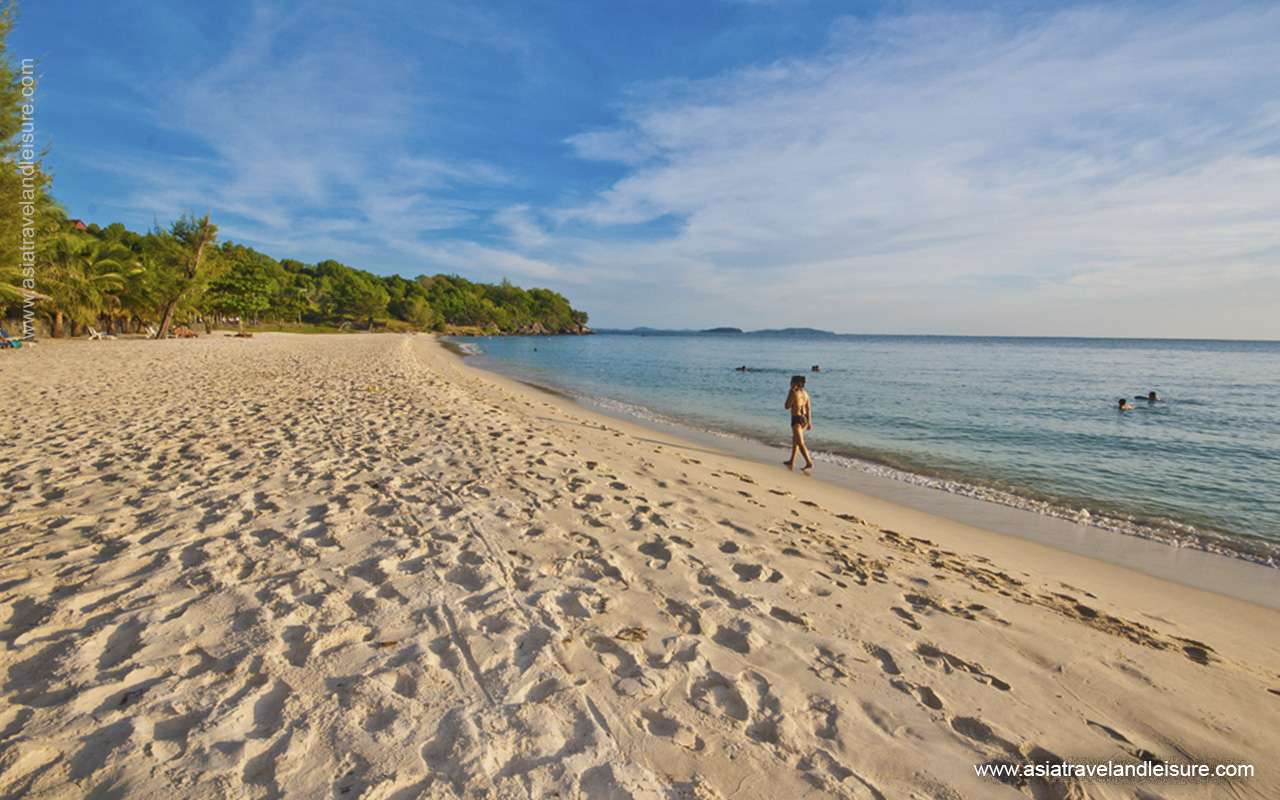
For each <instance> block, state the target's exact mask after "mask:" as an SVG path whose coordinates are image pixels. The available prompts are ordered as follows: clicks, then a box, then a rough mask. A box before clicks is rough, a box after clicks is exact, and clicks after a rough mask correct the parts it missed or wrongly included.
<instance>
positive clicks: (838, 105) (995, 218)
mask: <svg viewBox="0 0 1280 800" xmlns="http://www.w3.org/2000/svg"><path fill="white" fill-rule="evenodd" d="M1276 41H1280V9H1278V8H1275V7H1265V6H1240V7H1236V8H1232V9H1229V10H1227V11H1220V10H1218V8H1217V7H1208V6H1206V7H1203V8H1201V9H1197V8H1194V7H1190V6H1183V7H1181V8H1178V9H1174V10H1164V11H1160V10H1154V9H1142V10H1113V9H1109V8H1088V9H1082V10H1070V11H1064V12H1060V13H1056V14H1048V15H1039V16H1036V17H1034V18H1023V19H1019V20H1008V19H1003V18H1000V17H996V16H992V15H916V16H906V17H895V18H884V19H881V20H878V21H875V22H871V23H846V24H843V25H841V26H839V27H838V29H837V30H836V31H835V33H834V34H833V37H832V44H831V47H830V48H829V50H827V51H826V52H824V53H822V54H820V55H819V56H816V57H813V58H810V59H800V60H788V61H781V62H778V63H775V64H769V65H764V66H761V67H757V68H753V69H748V70H742V71H739V72H735V73H732V74H727V75H723V76H720V77H718V78H715V79H713V80H708V81H702V82H696V83H686V84H681V85H675V86H670V85H668V86H666V87H663V88H662V89H661V90H655V91H654V92H650V93H648V95H649V99H647V100H645V101H642V102H634V103H632V104H631V105H629V106H627V107H626V108H625V110H624V113H623V115H622V116H623V123H622V124H621V125H620V126H619V127H618V128H617V129H616V130H603V131H601V130H597V131H592V132H591V133H589V134H587V135H582V136H576V137H573V138H571V139H570V140H569V141H570V144H571V146H573V147H574V148H576V150H577V152H578V153H579V154H580V155H581V156H583V157H588V158H595V159H598V158H609V157H612V158H613V159H614V160H616V161H617V162H619V163H620V164H622V165H625V166H627V167H629V169H628V172H627V174H626V175H625V176H624V177H622V178H621V179H619V180H618V181H616V182H615V183H613V184H612V185H611V186H609V187H608V188H606V189H605V190H603V191H601V192H600V193H598V194H597V195H596V196H594V197H593V198H592V199H590V200H589V201H588V202H584V203H580V204H577V205H574V206H572V207H569V208H564V209H560V210H559V213H558V214H557V215H556V219H558V220H559V221H560V222H561V224H562V225H567V224H569V223H576V224H578V225H580V226H581V225H586V226H597V227H598V228H599V229H602V230H603V229H605V228H606V227H607V226H616V225H623V224H626V225H635V224H640V223H644V222H646V221H649V220H654V219H658V218H661V217H666V216H669V215H674V216H676V217H679V218H681V219H682V220H683V221H684V224H683V226H682V227H681V228H680V231H679V233H678V234H677V235H675V236H674V237H671V238H668V239H664V240H660V241H635V240H630V241H623V242H617V241H606V240H605V239H603V238H598V240H597V241H595V242H584V241H583V240H582V236H581V234H580V233H579V234H577V236H576V237H575V238H574V239H572V240H566V241H565V246H566V247H567V248H570V249H571V250H572V252H573V254H574V256H575V257H577V258H579V259H582V260H583V262H584V263H587V264H593V263H599V264H608V265H610V266H611V267H614V268H616V267H618V266H620V265H621V266H627V267H630V268H631V269H632V270H634V271H635V273H636V274H637V275H641V274H642V275H644V278H643V279H642V280H643V281H645V282H651V281H655V280H656V281H657V282H658V283H660V284H662V285H663V286H665V287H666V290H665V292H666V293H665V296H664V297H663V298H662V299H661V301H660V302H658V303H656V304H655V306H654V307H653V308H652V309H646V308H636V307H633V306H624V305H622V304H620V303H615V302H613V301H611V300H610V299H609V298H607V297H605V296H603V294H602V295H600V296H599V297H597V298H595V299H596V300H597V301H598V302H599V304H600V305H599V307H598V308H597V312H598V313H597V317H602V316H607V317H610V318H613V319H616V320H617V321H618V322H622V323H625V324H632V323H641V322H657V323H665V324H677V323H681V322H683V321H689V322H692V323H693V324H698V323H701V322H710V321H713V320H721V321H722V320H725V319H726V318H728V319H731V320H738V321H740V322H743V323H744V324H750V323H749V322H748V321H749V320H753V319H755V320H759V319H766V320H769V321H770V322H773V323H787V324H817V325H823V326H828V327H833V328H837V329H841V330H869V331H909V330H919V331H956V332H971V333H982V332H998V333H1100V334H1139V333H1148V334H1153V335H1243V336H1269V337H1280V322H1277V321H1276V319H1274V318H1272V316H1273V315H1270V314H1267V313H1265V311H1264V310H1263V308H1262V306H1261V305H1260V304H1258V303H1257V302H1256V301H1257V298H1258V294H1257V293H1258V292H1259V290H1261V291H1263V292H1265V293H1268V294H1269V297H1270V299H1271V301H1272V304H1274V303H1275V301H1276V300H1277V299H1280V277H1278V276H1280V258H1278V257H1277V253H1278V252H1280V225H1277V224H1276V223H1277V220H1280V124H1278V123H1280V73H1277V71H1276V69H1275V63H1276V60H1275V49H1274V48H1275V45H1274V43H1275V42H1276ZM611 154H612V155H611ZM636 154H643V158H640V157H637V156H636ZM544 246H545V245H544ZM640 282H641V279H637V283H640ZM1083 287H1087V290H1085V291H1082V288H1083ZM1206 289H1211V290H1212V291H1206ZM1155 297H1159V300H1158V301H1153V300H1150V299H1149V298H1155ZM1246 298H1248V300H1247V301H1246ZM1235 300H1238V301H1239V302H1233V301H1235ZM668 301H670V302H668ZM1019 303H1020V304H1021V305H1020V306H1019ZM1082 303H1084V304H1088V305H1089V306H1090V307H1091V312H1090V313H1089V314H1088V315H1086V316H1088V318H1089V324H1088V325H1087V326H1082V325H1081V324H1080V323H1081V319H1082V314H1081V311H1080V305H1081V304H1082ZM599 312H604V313H599ZM1095 312H1096V313H1095Z"/></svg>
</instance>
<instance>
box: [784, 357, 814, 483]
mask: <svg viewBox="0 0 1280 800" xmlns="http://www.w3.org/2000/svg"><path fill="white" fill-rule="evenodd" d="M782 407H783V408H785V409H786V410H788V411H790V412H791V458H788V459H787V460H786V461H784V462H782V463H784V464H786V465H787V469H795V468H796V453H797V452H798V453H800V454H801V455H803V456H804V467H802V469H806V470H809V469H813V457H812V456H810V455H809V447H808V445H806V444H805V443H804V432H805V431H806V430H810V431H811V430H813V405H812V404H811V403H810V402H809V393H808V392H806V391H805V390H804V376H803V375H796V376H793V377H792V378H791V388H790V390H788V392H787V402H786V403H785V404H784V405H783V406H782Z"/></svg>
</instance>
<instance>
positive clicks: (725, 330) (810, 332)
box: [596, 326, 840, 336]
mask: <svg viewBox="0 0 1280 800" xmlns="http://www.w3.org/2000/svg"><path fill="white" fill-rule="evenodd" d="M596 332H597V333H612V334H620V335H624V336H839V335H840V334H838V333H835V332H834V331H824V330H820V329H818V328H769V329H765V330H758V331H744V330H743V329H742V328H734V327H729V326H725V327H718V328H702V329H699V330H695V329H692V328H683V329H682V328H650V327H645V326H641V327H638V328H599V329H597V331H596Z"/></svg>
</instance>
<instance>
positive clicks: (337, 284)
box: [329, 268, 390, 329]
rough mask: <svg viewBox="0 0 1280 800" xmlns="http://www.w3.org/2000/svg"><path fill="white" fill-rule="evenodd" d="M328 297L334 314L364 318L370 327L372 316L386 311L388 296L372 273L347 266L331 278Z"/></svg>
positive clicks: (371, 325) (371, 326)
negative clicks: (357, 270)
mask: <svg viewBox="0 0 1280 800" xmlns="http://www.w3.org/2000/svg"><path fill="white" fill-rule="evenodd" d="M329 299H330V303H331V307H332V309H333V310H334V312H335V316H349V317H352V318H356V319H358V318H365V319H367V320H368V327H369V328H370V329H372V328H373V320H374V317H376V316H377V315H379V314H383V313H386V310H387V302H388V301H389V299H390V298H389V296H388V294H387V290H386V289H385V288H383V286H382V285H381V284H379V283H377V282H376V281H375V280H374V279H373V276H372V275H369V274H368V273H361V272H356V271H355V270H352V269H349V268H348V269H346V270H345V271H344V272H341V273H339V274H338V275H337V277H336V278H334V279H333V281H332V283H331V284H330V286H329Z"/></svg>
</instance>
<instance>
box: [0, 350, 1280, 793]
mask: <svg viewBox="0 0 1280 800" xmlns="http://www.w3.org/2000/svg"><path fill="white" fill-rule="evenodd" d="M12 355H13V356H15V357H14V358H8V359H6V360H3V361H0V370H4V378H5V380H6V384H7V385H8V386H9V387H10V389H9V391H10V396H11V400H12V402H13V406H12V408H13V411H12V414H11V415H10V416H9V417H7V418H6V419H5V420H4V421H3V422H2V423H0V425H3V426H4V428H3V433H4V437H3V439H2V440H0V441H3V444H2V445H0V447H2V448H3V451H2V452H0V454H2V455H3V456H4V459H5V461H6V462H7V463H10V464H12V465H13V466H12V469H10V470H9V471H8V472H6V473H5V474H4V475H3V476H0V481H3V486H4V488H5V489H6V493H5V496H4V497H5V499H4V500H3V501H0V502H3V506H0V511H2V512H3V514H2V516H0V555H2V556H3V558H0V608H2V609H3V612H4V619H3V627H0V675H2V676H3V681H2V682H0V699H2V701H3V703H2V706H3V711H0V731H3V732H4V734H3V738H0V792H2V793H7V794H19V795H25V796H30V797H36V798H53V797H62V796H67V795H91V794H94V793H98V794H103V795H111V794H116V795H127V796H131V797H135V796H136V797H157V798H158V797H170V796H173V794H174V793H175V792H177V793H179V794H181V795H182V796H189V797H224V796H245V797H273V796H287V797H291V796H298V797H305V796H319V795H343V796H346V795H349V796H362V797H370V798H382V799H385V800H389V799H390V798H397V800H403V799H404V798H411V797H470V796H475V795H476V794H478V793H482V794H485V795H488V796H497V797H526V796H535V797H537V796H547V795H550V794H558V795H560V796H564V797H645V798H649V797H653V798H657V797H671V796H688V797H700V798H727V797H731V796H733V797H749V798H757V797H758V798H766V797H778V796H787V797H850V798H887V797H908V796H913V795H914V796H930V797H952V798H969V797H973V798H1027V797H1096V798H1120V797H1126V798H1127V797H1132V796H1134V792H1135V791H1138V790H1141V791H1143V792H1145V793H1146V795H1147V796H1153V797H1154V796H1159V797H1162V798H1184V797H1185V798H1201V797H1206V798H1207V797H1215V796H1221V794H1222V793H1223V792H1232V793H1233V796H1239V797H1253V798H1267V797H1272V796H1275V795H1276V794H1277V793H1278V792H1280V775H1277V774H1276V773H1275V771H1274V769H1272V768H1271V767H1270V760H1269V758H1270V754H1272V753H1274V752H1275V751H1276V748H1277V746H1280V733H1278V732H1277V731H1280V675H1277V670H1276V665H1277V664H1280V624H1277V623H1278V622H1280V613H1277V612H1276V611H1274V610H1272V609H1268V608H1264V607H1261V606H1259V605H1256V604H1253V603H1249V602H1244V601H1242V600H1238V599H1234V598H1232V597H1227V596H1224V595H1221V594H1216V593H1212V592H1208V591H1203V590H1200V589H1196V588H1191V587H1187V586H1184V585H1180V584H1177V583H1173V582H1170V581H1167V580H1164V579H1161V578H1157V577H1153V576H1150V575H1146V574H1142V573H1140V572H1138V571H1135V570H1133V569H1129V568H1126V567H1123V566H1119V565H1115V564H1109V563H1106V562H1103V561H1099V560H1097V559H1093V558H1085V557H1083V556H1080V555H1076V554H1073V553H1070V552H1065V551H1063V550H1059V549H1054V548H1050V547H1048V546H1046V545H1044V544H1042V543H1038V542H1033V541H1028V540H1025V539H1019V538H1016V537H1013V536H1009V535H1005V534H1001V533H994V532H991V531H989V530H983V529H981V528H979V527H976V526H974V525H968V524H964V523H962V522H957V521H954V520H947V519H944V518H942V517H939V516H936V515H933V514H928V513H924V512H921V511H917V510H914V509H911V508H908V507H904V506H902V505H900V504H895V503H891V502H888V501H885V500H882V499H877V498H875V497H872V496H869V495H865V494H860V493H857V492H855V491H852V490H850V489H848V488H846V487H842V486H836V485H833V484H829V483H826V482H823V481H818V480H813V479H810V478H808V477H806V476H804V475H801V474H797V473H790V472H787V471H786V470H783V469H781V468H780V467H778V468H775V467H773V466H770V465H767V464H761V463H757V462H756V461H754V460H751V459H749V458H744V457H742V456H739V455H735V454H732V453H727V452H724V451H723V450H721V449H719V448H712V447H707V446H705V445H704V444H701V443H699V442H697V441H692V440H690V439H687V438H684V437H681V436H677V435H674V434H667V433H664V432H661V431H655V430H654V429H653V428H652V427H648V426H644V425H640V424H638V423H635V422H632V421H628V420H620V419H615V418H612V417H608V416H604V415H601V414H597V413H595V412H593V411H591V410H589V409H586V408H584V407H583V406H581V405H579V404H577V403H575V402H573V401H571V400H568V399H565V398H562V397H558V396H556V395H553V394H548V393H545V392H542V391H538V390H536V389H533V388H531V387H529V386H526V385H524V384H521V383H519V382H517V381H515V380H513V379H509V378H506V377H504V376H501V375H496V374H493V373H490V372H487V371H483V370H479V369H476V368H474V367H471V366H468V365H467V364H466V363H465V362H464V361H463V360H462V359H460V358H458V357H457V356H455V355H453V354H451V353H449V352H447V351H446V350H445V348H444V347H443V346H442V345H441V344H440V343H439V342H437V341H436V340H435V339H434V338H433V337H428V336H411V335H386V334H377V335H364V334H348V335H341V336H336V335H335V336H326V335H306V336H304V335H291V334H261V335H258V336H255V337H254V338H252V339H234V338H229V337H205V338H201V339H198V340H187V341H181V340H165V341H143V340H118V341H111V342H97V343H88V342H66V343H64V342H56V343H52V344H50V345H49V346H48V347H45V346H44V345H42V346H41V347H40V348H34V349H33V350H32V351H31V352H29V353H27V352H21V351H20V352H19V353H15V354H12ZM1115 538H1122V537H1115ZM1147 756H1154V757H1156V758H1159V759H1160V760H1162V761H1164V762H1167V763H1175V762H1201V761H1203V762H1212V763H1233V764H1234V763H1244V764H1253V765H1256V769H1257V773H1256V775H1255V776H1254V777H1252V778H1248V779H1235V780H1232V781H1230V786H1229V787H1228V786H1225V785H1224V784H1223V783H1222V781H1213V780H1209V781H1197V782H1192V783H1160V782H1148V783H1143V782H1138V783H1125V782H1105V781H1089V780H1071V781H1065V782H1063V781H1045V780H1040V779H1035V778H1033V779H1030V780H1024V781H1022V782H1021V783H1017V782H1014V783H1001V782H998V781H995V780H992V779H989V778H981V777H977V776H976V775H975V771H974V765H978V764H986V763H996V762H1009V761H1016V762H1023V761H1042V762H1043V761H1055V760H1060V759H1066V760H1072V761H1077V762H1079V761H1085V760H1091V761H1098V760H1101V761H1106V760H1108V759H1114V760H1116V761H1124V762H1134V761H1135V760H1140V759H1142V758H1145V757H1147Z"/></svg>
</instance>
